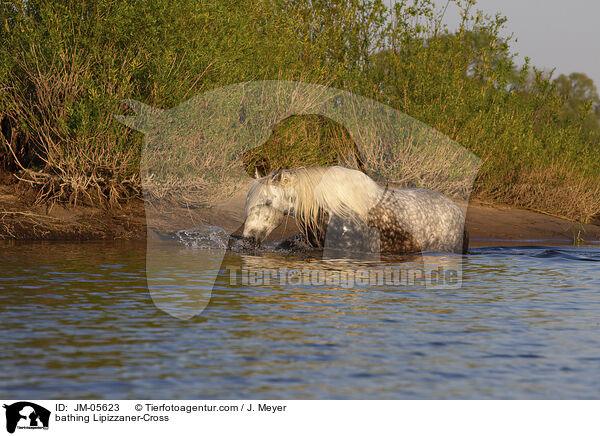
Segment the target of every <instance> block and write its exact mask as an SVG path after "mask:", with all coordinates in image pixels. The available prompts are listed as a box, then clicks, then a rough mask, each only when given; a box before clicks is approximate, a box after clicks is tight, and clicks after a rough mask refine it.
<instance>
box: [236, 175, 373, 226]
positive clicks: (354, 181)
mask: <svg viewBox="0 0 600 436" xmlns="http://www.w3.org/2000/svg"><path fill="white" fill-rule="evenodd" d="M257 182H259V183H256V182H255V184H254V185H253V186H252V187H251V188H250V191H249V192H248V201H247V205H248V204H255V201H256V200H257V195H258V192H259V189H258V188H259V187H260V186H263V187H268V186H270V185H272V186H277V187H279V188H281V189H283V191H284V192H285V193H286V195H287V196H288V200H289V210H286V211H284V212H286V213H291V214H293V215H294V216H295V217H296V219H297V220H298V221H299V222H301V223H302V224H303V225H304V226H306V227H309V228H310V227H314V226H316V225H317V224H318V221H319V218H320V214H322V213H323V212H328V213H329V214H330V215H337V216H339V217H341V218H345V219H350V220H356V218H357V216H358V217H360V218H362V219H363V221H365V222H366V220H367V216H368V214H369V210H370V209H371V207H373V205H374V204H375V203H376V202H377V201H378V200H379V199H380V198H381V193H382V191H383V188H381V187H380V186H379V185H377V183H375V182H374V181H373V180H372V179H371V178H369V176H367V175H366V174H364V173H362V172H360V171H357V170H352V169H349V168H344V167H340V166H334V167H311V168H297V169H293V170H281V171H279V172H276V173H275V174H270V175H268V176H265V177H263V178H261V179H259V180H258V181H257Z"/></svg>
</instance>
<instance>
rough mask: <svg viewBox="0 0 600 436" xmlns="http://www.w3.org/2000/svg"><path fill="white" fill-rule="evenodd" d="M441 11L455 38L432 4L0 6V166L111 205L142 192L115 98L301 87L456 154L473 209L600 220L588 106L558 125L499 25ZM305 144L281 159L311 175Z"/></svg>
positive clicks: (266, 0) (127, 0) (60, 196)
mask: <svg viewBox="0 0 600 436" xmlns="http://www.w3.org/2000/svg"><path fill="white" fill-rule="evenodd" d="M386 3H387V2H386ZM453 3H456V4H458V6H460V7H461V8H462V16H463V20H462V24H461V27H460V28H459V29H458V30H457V31H456V32H449V31H448V30H447V29H445V28H444V27H443V26H441V25H440V23H441V13H442V9H436V7H435V5H434V4H433V2H431V1H429V0H414V1H412V2H409V1H407V0H402V1H398V2H396V5H395V8H394V10H392V11H390V10H388V9H387V8H386V7H385V5H384V2H382V1H379V0H372V1H367V0H345V1H342V0H332V1H328V0H312V1H308V0H300V1H292V0H243V1H237V0H235V1H234V0H217V1H213V2H198V1H196V0H194V1H192V0H180V1H177V2H175V3H173V2H172V1H167V0H149V1H131V0H98V1H96V2H87V1H84V0H70V1H69V0H67V1H58V0H45V1H41V0H20V1H11V2H3V3H2V6H1V17H0V44H1V50H0V120H1V127H2V135H1V136H0V141H1V144H2V145H1V146H0V166H1V167H2V168H4V169H5V170H8V171H10V172H12V173H14V174H15V175H16V176H17V177H18V178H20V179H21V180H24V181H25V182H28V183H31V184H33V185H35V186H36V187H38V189H39V192H40V197H41V198H49V199H52V200H60V201H79V200H85V199H87V201H91V202H94V203H97V202H102V201H106V200H108V201H111V202H118V201H120V200H121V199H123V198H127V197H130V196H136V195H139V192H140V186H139V185H140V181H139V176H138V172H139V161H140V150H141V140H142V136H141V134H139V133H135V132H133V131H131V130H129V129H127V128H126V127H124V126H123V125H121V124H120V123H118V122H117V121H116V120H114V119H113V118H112V115H113V114H115V113H126V112H127V108H126V107H125V106H124V105H123V104H122V103H121V100H122V99H125V98H129V99H135V100H139V101H143V102H145V103H147V104H149V105H152V106H155V107H159V108H171V107H174V106H176V105H178V104H180V103H181V102H183V101H185V100H187V99H189V98H191V97H192V96H194V95H197V94H199V93H202V92H205V91H208V90H211V89H215V88H218V87H221V86H225V85H229V84H233V83H238V82H244V81H252V80H263V79H282V80H299V81H305V82H312V83H319V84H325V85H330V86H334V87H337V88H341V89H347V90H349V91H351V92H355V93H358V94H361V95H363V96H366V97H371V98H374V99H376V100H378V101H380V102H383V103H386V104H388V105H390V106H392V107H394V108H396V109H398V110H401V111H403V112H405V113H407V114H408V115H410V116H412V117H414V118H416V119H419V120H421V121H423V122H425V123H428V124H430V125H431V126H433V127H434V128H436V129H438V130H439V131H441V132H442V133H444V134H446V135H448V136H449V137H450V138H452V139H453V140H455V141H457V142H458V143H460V144H461V145H463V146H465V147H467V148H468V149H470V150H471V151H473V152H474V153H476V154H477V155H479V156H480V157H481V158H482V159H483V162H484V165H483V167H482V170H481V172H480V174H479V177H478V179H477V181H476V186H475V193H476V194H477V195H479V196H480V197H484V198H487V199H491V200H494V201H501V202H506V203H509V204H515V205H520V206H525V207H529V208H533V209H540V210H544V211H546V212H550V213H555V214H561V215H565V216H568V217H570V218H574V219H581V220H586V219H588V218H590V217H591V216H594V215H595V214H598V213H599V211H600V200H599V199H600V195H598V194H599V192H598V186H599V185H600V183H599V174H600V153H599V152H598V146H599V140H598V134H597V133H596V132H594V131H592V130H591V129H590V128H588V127H586V126H589V125H592V124H593V123H591V121H590V119H589V113H591V112H593V111H595V110H597V107H594V106H592V105H588V106H585V105H584V106H581V105H579V106H577V108H578V109H577V110H579V112H577V113H579V114H580V115H581V116H579V115H578V116H571V115H569V116H566V115H565V113H566V111H565V107H566V106H565V104H566V100H565V99H567V100H568V96H566V94H565V93H564V92H563V93H562V94H561V92H560V90H561V89H564V86H563V87H562V88H561V87H560V86H561V83H558V84H557V83H553V82H552V81H551V79H550V78H548V77H545V76H544V75H542V74H540V73H538V74H536V73H535V72H534V71H532V70H531V68H530V67H529V66H528V65H526V66H525V67H523V68H522V69H520V70H517V69H516V68H515V65H514V62H513V54H512V53H511V52H510V51H509V48H508V42H507V41H506V40H504V39H502V38H500V37H499V34H500V30H501V29H502V26H503V25H504V21H505V19H504V18H502V17H486V16H484V15H481V14H475V15H473V16H472V11H473V5H474V1H465V2H463V1H458V0H457V1H455V2H453ZM557 87H558V88H557ZM567 103H568V101H567ZM580 106H581V107H580ZM313 121H314V120H310V118H306V119H305V121H303V122H306V123H308V124H306V126H304V127H302V126H300V125H299V126H295V127H297V128H298V129H300V130H302V129H303V128H304V129H305V130H306V131H311V129H313V127H314V126H313V127H311V123H312V122H313ZM586 123H587V124H586ZM590 123H591V124H590ZM332 128H333V127H332ZM326 129H329V127H326ZM321 137H324V138H325V137H327V134H325V135H320V136H319V138H321ZM307 138H312V136H310V135H308V136H307ZM311 141H312V139H311ZM308 145H309V143H308V142H305V143H304V145H303V146H302V147H298V148H297V149H296V151H295V152H292V153H291V154H290V153H288V154H286V156H287V158H290V156H295V154H294V153H297V157H296V158H294V159H291V161H294V162H296V161H297V162H301V161H303V159H304V162H306V163H308V164H311V163H312V161H311V160H310V159H309V158H308V157H309V156H311V155H313V156H314V155H315V150H309V148H310V147H307V146H308ZM321 145H323V142H322V141H321V142H319V141H317V142H315V143H314V145H313V146H314V147H315V148H317V149H318V147H319V146H321ZM334 148H335V147H334ZM273 159H274V161H273V162H272V163H271V165H273V166H275V167H277V166H281V165H283V164H285V162H276V156H274V157H273ZM365 164H366V165H367V166H368V164H369V162H365ZM557 191H560V195H559V194H557Z"/></svg>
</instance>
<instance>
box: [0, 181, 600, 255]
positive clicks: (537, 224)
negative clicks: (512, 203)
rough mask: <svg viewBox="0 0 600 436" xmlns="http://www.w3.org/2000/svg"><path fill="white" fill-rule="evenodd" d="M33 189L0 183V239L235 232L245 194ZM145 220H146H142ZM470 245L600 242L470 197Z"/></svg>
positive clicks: (598, 228)
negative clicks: (72, 201) (71, 197)
mask: <svg viewBox="0 0 600 436" xmlns="http://www.w3.org/2000/svg"><path fill="white" fill-rule="evenodd" d="M34 198H35V196H34V195H33V192H29V191H27V189H24V188H23V187H22V186H19V185H17V184H9V185H0V239H7V240H101V239H137V240H141V239H145V238H146V237H147V236H148V237H157V236H158V235H159V234H162V233H165V232H168V231H173V230H178V229H183V228H190V227H194V226H199V225H204V224H212V225H218V226H220V227H223V228H225V229H226V230H227V231H229V232H232V233H233V232H236V231H237V232H239V231H240V229H241V227H242V225H243V219H244V213H243V204H244V199H245V192H240V193H239V194H238V195H237V196H236V197H235V198H233V199H231V200H229V201H227V202H224V203H221V204H218V205H215V206H214V207H212V208H210V209H187V208H173V209H172V210H170V211H169V213H167V214H165V213H161V214H160V216H159V214H158V213H157V211H156V208H154V207H153V206H152V205H147V209H148V210H146V208H145V207H144V203H143V202H142V201H141V200H137V199H136V200H132V201H130V202H128V203H127V204H125V205H122V206H121V207H113V208H110V209H107V208H99V207H91V206H81V205H77V206H66V205H60V204H55V205H53V206H49V205H45V204H35V203H34ZM147 218H148V219H147ZM467 226H468V230H469V234H470V246H473V247H475V246H491V245H514V244H517V245H534V244H544V245H573V243H574V241H577V240H579V241H580V242H583V243H592V244H593V243H598V241H600V225H593V224H587V225H581V224H579V223H574V222H571V221H567V220H564V219H561V218H557V217H553V216H548V215H544V214H541V213H536V212H532V211H527V210H522V209H516V208H513V207H507V206H503V205H489V204H483V203H481V202H478V201H477V200H474V201H472V202H471V203H470V204H469V208H468V212H467ZM297 231H298V229H297V227H296V225H295V223H294V221H293V220H292V219H288V220H287V221H286V222H285V223H284V224H282V225H281V226H280V227H279V228H278V229H277V230H276V231H275V232H274V233H273V234H272V235H271V238H272V239H281V238H282V237H285V236H289V235H290V234H293V233H295V232H297Z"/></svg>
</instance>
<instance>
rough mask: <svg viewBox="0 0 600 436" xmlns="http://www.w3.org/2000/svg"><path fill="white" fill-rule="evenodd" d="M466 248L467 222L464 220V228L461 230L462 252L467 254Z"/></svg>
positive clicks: (467, 237) (467, 240) (467, 238)
mask: <svg viewBox="0 0 600 436" xmlns="http://www.w3.org/2000/svg"><path fill="white" fill-rule="evenodd" d="M468 250H469V232H468V231H467V223H466V222H465V228H464V230H463V243H462V254H467V251H468Z"/></svg>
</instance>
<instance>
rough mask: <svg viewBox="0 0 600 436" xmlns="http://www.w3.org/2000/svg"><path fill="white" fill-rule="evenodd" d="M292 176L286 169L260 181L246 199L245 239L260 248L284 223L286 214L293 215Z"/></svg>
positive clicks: (252, 187) (253, 185)
mask: <svg viewBox="0 0 600 436" xmlns="http://www.w3.org/2000/svg"><path fill="white" fill-rule="evenodd" d="M291 178H292V174H291V173H289V172H288V171H285V170H280V171H276V172H274V173H272V174H269V175H267V176H264V177H260V175H259V174H258V173H257V174H256V180H255V181H254V183H253V184H252V186H251V187H250V189H249V190H248V196H247V197H246V223H245V224H244V232H243V236H244V238H249V239H251V240H252V242H253V243H254V244H255V245H260V244H261V243H262V242H263V241H264V240H265V238H266V237H267V236H269V234H270V233H271V232H272V231H273V230H275V229H276V228H277V226H279V224H281V222H282V221H283V218H284V216H285V215H287V214H290V213H293V210H292V209H293V198H294V196H293V194H291V193H292V192H293V189H292V188H291V183H290V182H291Z"/></svg>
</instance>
